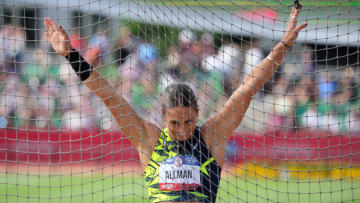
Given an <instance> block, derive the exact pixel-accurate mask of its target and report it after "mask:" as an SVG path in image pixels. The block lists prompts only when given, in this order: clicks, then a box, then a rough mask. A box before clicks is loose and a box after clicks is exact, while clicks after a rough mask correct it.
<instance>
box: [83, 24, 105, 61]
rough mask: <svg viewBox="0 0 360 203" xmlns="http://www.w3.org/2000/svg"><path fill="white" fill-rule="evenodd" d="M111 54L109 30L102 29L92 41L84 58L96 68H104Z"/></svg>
mask: <svg viewBox="0 0 360 203" xmlns="http://www.w3.org/2000/svg"><path fill="white" fill-rule="evenodd" d="M108 52H109V39H108V32H107V30H105V29H103V28H100V29H99V31H97V33H96V34H95V35H94V36H93V37H92V38H91V39H90V42H89V44H88V49H87V50H86V52H85V53H84V58H85V59H86V60H87V61H88V62H89V64H91V65H92V66H94V67H99V66H103V65H104V64H105V63H106V60H105V58H106V56H107V53H108Z"/></svg>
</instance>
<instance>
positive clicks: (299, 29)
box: [295, 23, 308, 33]
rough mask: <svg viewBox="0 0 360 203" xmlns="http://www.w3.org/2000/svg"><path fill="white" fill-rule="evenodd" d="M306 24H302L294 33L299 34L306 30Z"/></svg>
mask: <svg viewBox="0 0 360 203" xmlns="http://www.w3.org/2000/svg"><path fill="white" fill-rule="evenodd" d="M307 25H308V24H307V23H303V24H301V25H299V26H298V27H297V28H296V29H295V32H297V33H298V32H300V31H301V30H302V29H304V28H306V26H307Z"/></svg>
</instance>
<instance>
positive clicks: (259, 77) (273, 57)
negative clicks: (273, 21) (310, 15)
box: [202, 7, 307, 148]
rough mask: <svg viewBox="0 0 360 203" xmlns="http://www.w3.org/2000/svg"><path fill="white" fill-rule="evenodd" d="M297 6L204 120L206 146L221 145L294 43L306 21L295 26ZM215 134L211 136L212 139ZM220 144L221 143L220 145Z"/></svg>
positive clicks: (225, 141)
mask: <svg viewBox="0 0 360 203" xmlns="http://www.w3.org/2000/svg"><path fill="white" fill-rule="evenodd" d="M300 9H301V8H300V7H298V9H296V8H295V7H294V8H293V9H292V13H291V15H290V18H289V24H288V28H287V31H286V32H285V35H284V37H283V39H282V40H281V42H279V43H278V44H277V45H276V46H275V47H274V48H273V49H272V51H271V52H270V54H269V55H268V56H267V57H266V58H265V59H264V60H263V61H262V62H261V63H260V64H258V65H257V66H256V67H255V68H254V69H253V70H252V72H251V73H249V74H248V75H247V76H246V77H245V79H244V81H243V82H242V84H241V85H240V86H239V87H238V89H237V90H235V92H234V93H233V94H232V95H231V97H230V98H229V100H228V101H227V102H226V104H225V106H224V107H223V109H222V110H221V111H220V112H219V113H218V114H216V115H215V116H214V117H213V118H212V119H210V120H209V121H208V122H206V123H205V124H204V126H203V127H202V130H203V131H206V134H207V135H208V145H210V147H213V146H219V145H225V144H226V143H227V140H228V139H229V137H230V136H231V135H232V134H233V131H234V130H235V129H236V128H237V127H238V126H239V124H240V122H241V120H242V119H243V117H244V114H245V112H246V110H247V108H248V106H249V104H250V102H251V100H252V97H253V96H254V95H255V94H256V93H257V92H258V91H259V89H260V88H261V87H263V85H264V84H265V83H266V82H267V81H268V80H269V79H270V78H271V77H272V76H273V74H274V73H275V71H276V70H277V69H278V68H279V66H280V64H281V63H282V60H283V58H284V56H285V55H286V53H287V51H288V49H289V48H290V47H291V46H292V45H293V44H294V42H295V40H296V39H297V36H298V34H299V32H300V30H302V29H303V28H305V27H306V26H307V24H306V23H304V24H302V25H300V26H298V27H296V23H297V18H298V15H299V12H300ZM214 138H215V139H214ZM222 147H224V146H221V147H220V148H222Z"/></svg>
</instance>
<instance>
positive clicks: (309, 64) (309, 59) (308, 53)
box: [301, 46, 315, 75]
mask: <svg viewBox="0 0 360 203" xmlns="http://www.w3.org/2000/svg"><path fill="white" fill-rule="evenodd" d="M314 52H315V51H314V50H313V49H312V48H311V47H310V46H304V50H303V51H302V52H301V53H302V61H303V63H304V70H305V73H308V74H311V75H315V63H314V61H315V59H314Z"/></svg>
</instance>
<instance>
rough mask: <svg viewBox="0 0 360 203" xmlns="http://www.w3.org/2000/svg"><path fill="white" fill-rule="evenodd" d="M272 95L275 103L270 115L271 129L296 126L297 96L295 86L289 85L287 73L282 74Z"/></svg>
mask: <svg viewBox="0 0 360 203" xmlns="http://www.w3.org/2000/svg"><path fill="white" fill-rule="evenodd" d="M269 97H271V99H272V100H270V101H273V103H274V109H273V112H272V113H271V114H270V116H269V117H268V119H267V120H268V125H269V129H270V130H273V128H275V129H283V128H285V130H286V129H292V128H293V126H294V119H293V114H294V107H295V98H294V90H293V87H291V86H290V85H289V79H288V78H287V76H286V75H284V74H281V75H280V77H279V79H278V80H277V81H276V84H275V86H274V88H273V91H272V95H271V96H270V95H267V97H266V98H267V99H269ZM267 99H265V100H267Z"/></svg>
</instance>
